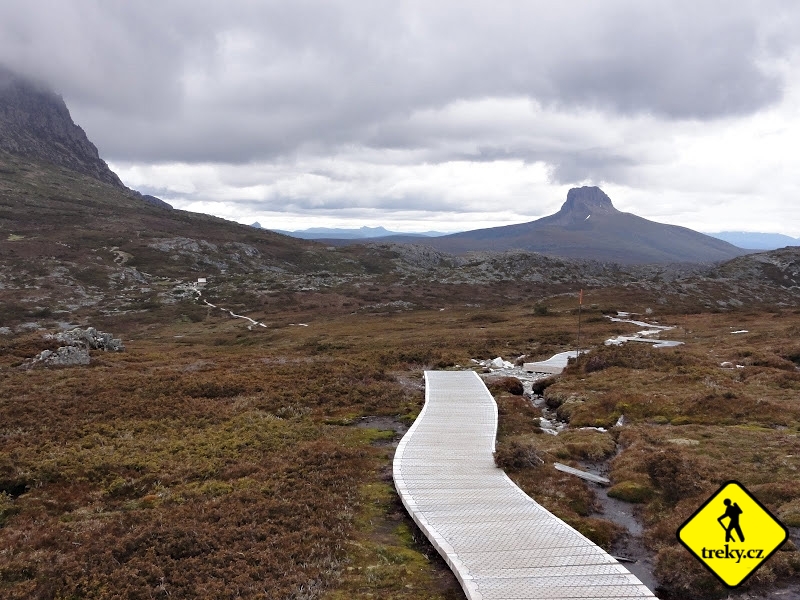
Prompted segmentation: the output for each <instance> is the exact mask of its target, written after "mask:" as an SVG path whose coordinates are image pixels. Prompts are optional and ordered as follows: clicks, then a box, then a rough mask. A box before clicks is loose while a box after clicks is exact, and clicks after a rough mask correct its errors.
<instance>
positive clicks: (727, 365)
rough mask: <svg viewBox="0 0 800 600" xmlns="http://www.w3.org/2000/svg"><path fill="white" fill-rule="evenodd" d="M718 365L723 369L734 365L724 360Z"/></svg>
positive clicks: (731, 367)
mask: <svg viewBox="0 0 800 600" xmlns="http://www.w3.org/2000/svg"><path fill="white" fill-rule="evenodd" d="M719 366H720V367H722V368H723V369H733V368H734V367H735V366H736V365H734V364H733V363H732V362H729V361H727V360H726V361H725V362H723V363H719Z"/></svg>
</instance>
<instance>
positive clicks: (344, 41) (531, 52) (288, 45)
mask: <svg viewBox="0 0 800 600" xmlns="http://www.w3.org/2000/svg"><path fill="white" fill-rule="evenodd" d="M794 4H795V3H793V2H778V1H775V2H770V1H767V2H736V3H730V2H715V1H707V2H703V1H700V2H697V1H693V2H690V1H687V0H669V1H654V2H633V1H625V2H623V1H613V0H609V1H604V2H592V1H588V0H587V1H584V2H570V3H564V4H563V5H558V6H557V5H556V4H555V3H552V2H549V1H524V2H522V1H520V2H505V3H489V2H462V1H458V2H456V1H441V2H433V3H430V2H402V3H398V2H388V1H387V2H382V1H375V0H369V1H363V2H344V1H342V2H309V1H303V0H298V1H294V2H247V1H232V2H226V3H220V2H216V1H213V2H212V1H210V0H191V1H188V0H173V1H170V0H165V1H163V2H157V3H155V2H123V1H121V0H118V1H102V0H94V1H90V0H74V1H72V2H63V1H62V0H50V1H46V0H41V1H37V0H33V1H31V0H27V1H24V2H23V1H19V0H6V1H5V2H3V3H2V4H1V5H0V62H1V63H5V64H6V65H7V66H9V67H11V68H13V69H15V70H17V71H20V72H23V73H27V74H29V75H31V76H34V77H36V78H38V79H40V80H43V81H46V82H47V83H48V84H49V85H51V86H52V87H53V88H54V89H55V90H56V91H58V92H59V93H61V94H62V95H63V96H64V97H65V99H66V100H67V103H68V105H69V106H70V109H71V110H72V112H73V115H74V116H75V118H76V120H78V121H79V123H80V124H81V125H82V126H83V127H84V128H85V129H86V130H87V132H88V133H89V135H90V137H91V138H92V139H93V141H95V142H96V143H97V145H98V146H99V147H100V149H101V152H102V154H103V155H104V156H105V157H106V158H108V159H110V160H120V161H146V162H159V161H185V162H202V161H208V162H227V163H246V162H248V161H253V160H259V159H272V158H275V157H278V156H288V155H292V154H295V153H310V154H314V153H320V154H322V153H331V152H336V151H337V149H339V148H342V147H352V146H366V147H371V148H378V149H381V148H383V149H385V148H402V149H410V150H414V149H418V148H426V149H433V151H432V152H433V154H432V155H431V156H433V157H434V159H435V160H447V159H448V158H458V157H461V156H464V155H465V150H464V145H465V144H466V143H472V144H473V145H474V147H475V148H476V150H475V151H474V152H472V154H469V152H468V153H467V154H468V155H470V156H471V157H472V158H473V159H476V160H492V159H493V158H492V157H497V156H506V157H519V158H523V159H525V160H545V161H546V162H549V163H550V164H551V165H553V170H554V174H555V177H556V179H558V180H559V181H566V180H569V179H570V178H576V179H580V178H582V177H586V176H592V177H593V176H598V175H602V174H603V172H604V171H603V169H604V168H605V167H608V168H610V169H612V170H613V169H620V168H623V169H624V168H625V167H626V166H627V165H628V163H629V162H630V158H629V157H625V156H616V155H615V153H614V151H613V150H612V151H610V154H609V157H607V158H598V157H597V154H596V153H591V152H585V153H583V154H581V153H580V152H579V153H577V154H574V155H572V156H571V157H566V156H564V151H563V149H558V148H555V149H554V148H550V147H548V146H547V145H546V144H542V143H541V141H540V140H538V139H537V137H536V135H535V132H527V134H526V132H522V134H521V135H519V136H518V139H516V140H515V141H512V142H511V143H509V142H508V132H507V131H506V130H504V129H503V128H500V129H497V130H495V129H493V127H492V125H491V123H490V124H488V125H487V126H485V127H483V128H479V129H478V130H474V129H472V128H469V127H464V129H463V130H459V128H458V127H451V128H449V129H448V128H443V127H442V126H441V125H437V124H436V123H435V122H428V123H427V124H426V123H420V122H416V121H415V115H419V114H420V113H421V112H425V111H436V110H440V109H442V108H444V107H447V106H448V105H451V104H453V103H457V102H461V101H480V100H482V99H485V98H527V99H530V101H532V102H534V103H536V104H537V105H538V106H542V107H545V108H552V109H554V110H567V111H569V110H593V111H599V112H601V113H604V114H609V115H612V116H620V115H622V116H627V115H651V116H653V117H654V118H657V119H662V120H684V119H696V120H713V119H718V118H724V117H729V116H736V115H744V114H750V113H754V112H757V111H759V110H760V109H763V108H765V107H767V106H770V105H771V104H773V103H775V102H777V101H779V100H780V99H781V97H782V92H783V83H782V80H781V78H780V76H779V75H778V72H777V71H774V70H771V69H770V64H771V62H774V61H775V60H776V59H777V58H779V55H776V53H785V52H787V47H790V46H791V45H792V44H794V43H795V42H794V39H793V37H792V32H793V30H794V29H795V27H793V24H794V25H796V24H797V23H798V13H797V9H796V8H794Z"/></svg>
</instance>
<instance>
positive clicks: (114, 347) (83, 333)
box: [52, 327, 125, 352]
mask: <svg viewBox="0 0 800 600" xmlns="http://www.w3.org/2000/svg"><path fill="white" fill-rule="evenodd" d="M52 339H55V340H57V341H59V342H63V343H65V344H67V345H69V346H77V347H83V348H86V349H87V350H105V351H112V352H122V351H123V350H125V346H124V345H123V343H122V340H120V339H118V338H115V337H114V336H113V335H111V334H110V333H103V332H102V331H97V329H95V328H94V327H87V328H86V329H81V328H79V327H76V328H75V329H71V330H69V331H64V332H62V333H57V334H56V335H54V336H52Z"/></svg>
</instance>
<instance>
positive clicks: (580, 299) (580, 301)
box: [575, 288, 583, 367]
mask: <svg viewBox="0 0 800 600" xmlns="http://www.w3.org/2000/svg"><path fill="white" fill-rule="evenodd" d="M582 310H583V288H581V293H580V295H579V296H578V353H577V354H576V355H575V366H576V367H580V364H581V312H582Z"/></svg>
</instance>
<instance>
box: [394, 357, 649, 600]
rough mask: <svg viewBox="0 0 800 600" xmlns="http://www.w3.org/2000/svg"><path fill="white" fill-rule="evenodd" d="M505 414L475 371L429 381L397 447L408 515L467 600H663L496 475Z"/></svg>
mask: <svg viewBox="0 0 800 600" xmlns="http://www.w3.org/2000/svg"><path fill="white" fill-rule="evenodd" d="M496 433H497V404H496V403H495V402H494V399H493V398H492V396H491V394H490V393H489V391H488V390H487V389H486V386H485V385H484V384H483V381H481V379H480V377H478V376H477V374H475V373H473V372H471V371H460V372H459V371H427V372H426V373H425V406H424V408H423V409H422V412H421V413H420V415H419V417H418V418H417V420H416V421H415V422H414V425H412V427H411V428H410V429H409V430H408V433H406V435H405V436H404V437H403V439H402V440H401V441H400V444H399V445H398V448H397V452H396V454H395V459H394V465H393V469H394V480H395V486H396V488H397V491H398V493H399V494H400V497H401V499H402V501H403V504H404V505H405V507H406V509H407V510H408V511H409V514H410V515H411V517H412V518H413V519H414V521H415V522H416V523H417V525H419V527H420V529H422V531H423V532H424V533H425V535H426V536H427V537H428V539H429V540H430V541H431V543H432V544H433V545H434V546H435V547H436V549H437V550H438V551H439V553H440V554H441V555H442V557H443V558H444V559H445V561H446V562H447V564H448V565H450V567H451V568H452V569H453V572H454V573H455V574H456V577H457V578H458V580H459V582H460V583H461V585H462V587H463V589H464V592H465V594H466V596H467V598H468V599H469V600H511V599H520V600H522V599H559V598H561V599H571V598H581V599H584V600H590V599H592V598H597V599H598V600H599V599H601V598H602V599H604V600H605V599H615V600H628V599H634V598H637V599H640V598H655V596H654V595H653V594H652V593H651V592H650V591H649V590H648V589H647V588H646V587H645V586H644V585H642V583H641V582H640V581H639V580H638V579H637V578H636V577H635V576H634V575H631V574H630V573H629V572H628V571H627V569H625V567H624V566H622V565H620V564H619V563H618V562H617V561H616V560H615V559H614V558H613V557H611V556H610V555H609V554H608V553H606V552H605V551H604V550H603V549H601V548H600V547H598V546H597V545H595V544H594V543H592V542H591V541H590V540H588V539H587V538H586V537H584V536H583V535H581V534H580V533H578V532H577V531H576V530H575V529H573V528H572V527H570V526H569V525H567V524H566V523H564V522H563V521H561V520H560V519H558V518H557V517H555V516H554V515H553V514H551V513H550V512H548V511H547V510H545V509H544V508H543V507H542V506H540V505H539V504H537V503H536V502H535V501H534V500H532V499H531V498H529V497H528V496H527V495H526V494H525V493H524V492H523V491H522V490H520V489H519V488H518V487H517V486H516V485H515V484H514V483H513V482H512V481H511V480H510V479H509V478H508V477H507V476H506V475H505V473H503V471H502V470H500V469H498V468H497V467H496V466H495V465H494V460H493V457H492V453H493V452H494V443H495V436H496Z"/></svg>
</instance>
